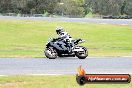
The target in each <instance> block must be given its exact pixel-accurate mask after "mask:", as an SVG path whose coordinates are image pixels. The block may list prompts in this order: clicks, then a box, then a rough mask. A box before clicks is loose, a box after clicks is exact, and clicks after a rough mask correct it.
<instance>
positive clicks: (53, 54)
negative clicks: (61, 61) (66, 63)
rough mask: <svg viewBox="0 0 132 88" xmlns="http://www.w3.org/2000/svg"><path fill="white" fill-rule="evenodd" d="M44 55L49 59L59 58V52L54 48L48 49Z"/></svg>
mask: <svg viewBox="0 0 132 88" xmlns="http://www.w3.org/2000/svg"><path fill="white" fill-rule="evenodd" d="M44 53H45V56H46V57H47V58H49V59H56V58H57V56H58V54H57V51H56V50H55V49H54V48H52V47H49V48H46V49H45V51H44Z"/></svg>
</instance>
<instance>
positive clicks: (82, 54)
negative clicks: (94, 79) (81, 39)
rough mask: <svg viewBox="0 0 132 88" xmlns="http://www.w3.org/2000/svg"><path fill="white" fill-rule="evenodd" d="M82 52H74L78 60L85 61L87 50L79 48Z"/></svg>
mask: <svg viewBox="0 0 132 88" xmlns="http://www.w3.org/2000/svg"><path fill="white" fill-rule="evenodd" d="M81 47H82V49H83V51H78V52H76V53H75V54H76V56H77V57H78V58H79V59H85V58H86V57H87V56H88V50H87V48H85V47H83V46H81Z"/></svg>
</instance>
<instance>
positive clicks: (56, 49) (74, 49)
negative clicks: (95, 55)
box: [44, 38, 88, 59]
mask: <svg viewBox="0 0 132 88" xmlns="http://www.w3.org/2000/svg"><path fill="white" fill-rule="evenodd" d="M83 42H85V41H84V40H82V39H76V40H72V41H71V43H70V42H69V41H68V40H67V41H64V40H63V39H59V38H57V39H51V40H50V41H49V42H48V43H47V44H46V48H45V50H44V53H45V56H46V57H47V58H49V59H55V58H57V57H75V56H77V57H78V58H79V59H85V58H86V57H87V56H88V50H87V48H85V47H83V46H78V44H80V43H83ZM68 44H70V45H68ZM69 46H70V50H69V49H68V48H69Z"/></svg>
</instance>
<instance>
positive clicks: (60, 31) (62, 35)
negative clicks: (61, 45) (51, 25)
mask: <svg viewBox="0 0 132 88" xmlns="http://www.w3.org/2000/svg"><path fill="white" fill-rule="evenodd" d="M56 33H57V34H58V35H59V37H58V39H62V40H64V41H65V42H66V44H67V46H68V50H69V52H71V49H72V40H73V39H72V37H71V36H70V35H69V34H68V33H67V32H65V31H64V29H63V28H62V27H57V28H56Z"/></svg>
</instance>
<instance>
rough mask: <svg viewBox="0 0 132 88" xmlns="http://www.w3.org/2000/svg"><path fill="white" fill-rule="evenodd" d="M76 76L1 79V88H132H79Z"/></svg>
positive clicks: (89, 87)
mask: <svg viewBox="0 0 132 88" xmlns="http://www.w3.org/2000/svg"><path fill="white" fill-rule="evenodd" d="M75 79H76V78H75V76H11V77H0V88H131V87H132V83H130V84H85V85H84V86H79V85H78V84H77V83H76V80H75Z"/></svg>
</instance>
